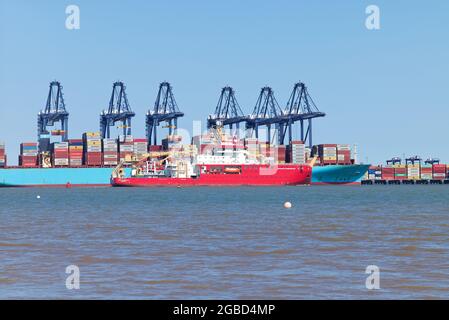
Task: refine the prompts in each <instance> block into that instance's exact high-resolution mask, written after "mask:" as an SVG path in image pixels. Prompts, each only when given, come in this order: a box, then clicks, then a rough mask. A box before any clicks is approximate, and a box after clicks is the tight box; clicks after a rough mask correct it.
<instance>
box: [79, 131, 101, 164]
mask: <svg viewBox="0 0 449 320" xmlns="http://www.w3.org/2000/svg"><path fill="white" fill-rule="evenodd" d="M83 144H84V165H87V166H101V161H102V154H101V137H100V133H99V132H86V133H83Z"/></svg>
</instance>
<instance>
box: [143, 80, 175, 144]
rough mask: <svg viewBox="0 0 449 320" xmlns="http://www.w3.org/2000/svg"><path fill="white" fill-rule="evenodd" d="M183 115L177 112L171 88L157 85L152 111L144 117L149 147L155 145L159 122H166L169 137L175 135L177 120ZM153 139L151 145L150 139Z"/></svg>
mask: <svg viewBox="0 0 449 320" xmlns="http://www.w3.org/2000/svg"><path fill="white" fill-rule="evenodd" d="M183 116H184V113H182V112H180V111H179V108H178V105H177V104H176V100H175V97H174V96H173V91H172V87H171V85H170V84H169V83H168V82H162V83H161V84H160V85H159V91H158V93H157V97H156V102H155V103H154V108H153V110H150V111H148V113H147V116H146V121H145V122H146V131H147V139H148V144H149V145H152V144H153V145H157V127H158V126H159V124H160V123H161V122H164V121H165V122H166V123H167V127H168V129H169V135H172V134H176V133H177V128H178V118H180V117H183ZM152 138H153V143H152V142H151V139H152Z"/></svg>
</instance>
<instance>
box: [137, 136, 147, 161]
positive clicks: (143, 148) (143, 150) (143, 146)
mask: <svg viewBox="0 0 449 320" xmlns="http://www.w3.org/2000/svg"><path fill="white" fill-rule="evenodd" d="M147 150H148V140H147V139H134V156H135V157H136V158H137V159H141V158H143V157H144V156H145V154H147V152H148V151H147Z"/></svg>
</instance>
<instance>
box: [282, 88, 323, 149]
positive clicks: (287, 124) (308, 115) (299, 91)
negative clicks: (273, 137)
mask: <svg viewBox="0 0 449 320" xmlns="http://www.w3.org/2000/svg"><path fill="white" fill-rule="evenodd" d="M325 115H326V114H325V113H324V112H321V111H320V110H318V108H317V106H316V105H315V103H314V102H313V100H312V97H311V96H310V94H309V92H308V90H307V87H306V85H305V84H304V83H302V82H298V83H295V85H294V86H293V91H292V93H291V95H290V98H289V100H288V102H287V106H286V108H285V110H284V116H283V117H284V118H285V120H284V122H283V125H282V127H283V130H282V132H281V135H280V139H279V140H280V141H281V144H283V143H284V140H285V136H286V134H287V130H288V143H289V144H290V143H291V142H292V126H293V124H294V123H295V122H297V121H299V124H300V139H301V140H302V141H304V143H306V144H307V142H308V144H309V147H310V148H311V147H312V146H313V141H312V119H314V118H319V117H324V116H325ZM304 122H306V123H304ZM305 125H307V130H306V131H305V132H304V129H305Z"/></svg>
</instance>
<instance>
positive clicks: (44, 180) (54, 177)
mask: <svg viewBox="0 0 449 320" xmlns="http://www.w3.org/2000/svg"><path fill="white" fill-rule="evenodd" d="M125 170H126V171H130V169H129V168H127V169H125ZM367 170H368V165H349V166H344V165H335V166H334V165H332V166H323V167H313V171H312V184H357V183H360V181H361V178H362V177H363V175H364V174H365V173H366V171H367ZM112 171H113V168H7V169H0V187H39V186H48V187H68V186H109V185H110V178H111V173H112ZM129 173H130V172H126V174H129Z"/></svg>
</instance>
